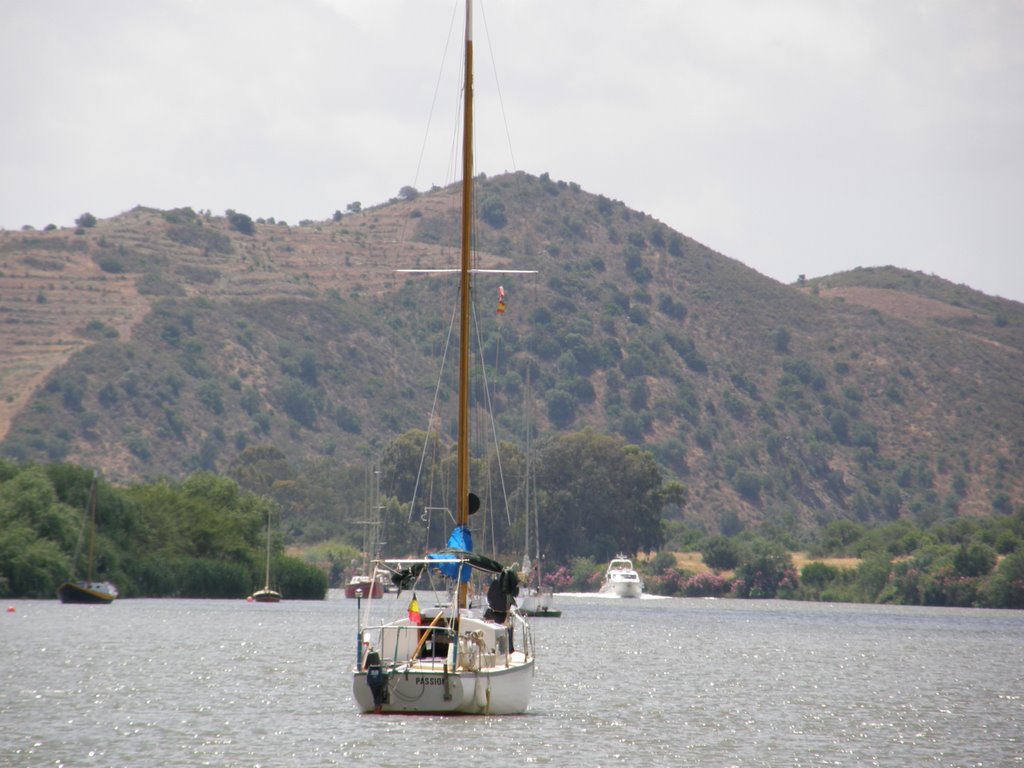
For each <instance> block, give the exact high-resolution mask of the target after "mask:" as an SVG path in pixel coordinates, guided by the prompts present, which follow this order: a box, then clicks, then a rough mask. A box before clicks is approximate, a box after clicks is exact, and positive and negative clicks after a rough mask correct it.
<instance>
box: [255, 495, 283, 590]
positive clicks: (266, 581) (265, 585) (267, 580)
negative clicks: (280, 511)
mask: <svg viewBox="0 0 1024 768" xmlns="http://www.w3.org/2000/svg"><path fill="white" fill-rule="evenodd" d="M249 599H250V600H252V601H253V602H256V603H279V602H281V593H280V592H277V591H275V590H273V589H271V588H270V510H269V509H268V510H267V569H266V576H265V577H264V580H263V589H258V590H256V591H255V592H253V593H252V595H250V597H249Z"/></svg>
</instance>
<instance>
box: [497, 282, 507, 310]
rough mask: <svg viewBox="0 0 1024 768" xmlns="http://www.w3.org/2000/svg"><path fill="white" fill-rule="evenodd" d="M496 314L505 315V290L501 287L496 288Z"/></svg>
mask: <svg viewBox="0 0 1024 768" xmlns="http://www.w3.org/2000/svg"><path fill="white" fill-rule="evenodd" d="M498 314H499V315H503V314H505V289H504V288H503V287H502V286H500V285H499V286H498Z"/></svg>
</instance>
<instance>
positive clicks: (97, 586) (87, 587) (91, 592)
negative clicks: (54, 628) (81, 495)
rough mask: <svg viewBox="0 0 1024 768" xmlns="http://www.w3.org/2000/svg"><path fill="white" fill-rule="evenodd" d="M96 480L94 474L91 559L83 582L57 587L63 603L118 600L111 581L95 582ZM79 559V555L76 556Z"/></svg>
mask: <svg viewBox="0 0 1024 768" xmlns="http://www.w3.org/2000/svg"><path fill="white" fill-rule="evenodd" d="M96 479H97V473H96V472H93V473H92V485H90V486H89V508H88V517H87V520H88V525H89V559H88V566H87V571H86V577H85V580H83V581H66V582H64V583H63V584H61V585H60V586H59V587H57V597H59V598H60V601H61V602H62V603H91V604H93V605H109V604H110V603H112V602H114V600H115V599H116V598H117V594H118V593H117V587H115V586H114V585H113V584H111V583H110V582H109V581H93V578H92V563H93V553H94V551H95V539H96V497H97V489H96ZM76 559H77V554H76Z"/></svg>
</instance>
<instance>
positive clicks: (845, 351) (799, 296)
mask: <svg viewBox="0 0 1024 768" xmlns="http://www.w3.org/2000/svg"><path fill="white" fill-rule="evenodd" d="M477 200H478V209H479V214H480V216H479V222H478V225H477V228H476V232H477V234H476V238H477V245H478V252H479V254H480V255H479V261H480V265H481V266H484V267H497V266H507V267H510V268H518V269H536V270H538V274H537V275H536V276H521V275H520V276H516V275H508V276H501V277H499V276H492V275H486V276H481V277H480V278H479V280H478V281H477V285H476V287H477V290H476V296H475V299H476V306H477V318H478V329H479V331H478V338H477V339H474V346H478V348H479V349H480V350H481V356H482V359H483V360H484V361H485V364H486V366H487V373H488V385H489V386H490V388H491V396H492V399H493V400H494V405H495V411H496V412H497V414H498V417H497V418H498V427H499V432H500V436H501V437H502V439H510V440H519V439H521V437H522V435H523V431H524V430H523V426H522V425H523V418H524V414H525V413H527V412H530V413H532V414H533V416H534V421H535V427H534V434H535V435H538V436H539V439H543V436H544V435H550V434H553V433H555V432H556V431H558V430H579V429H582V428H583V427H586V426H589V427H593V428H594V429H595V430H598V431H602V432H612V433H618V434H622V435H624V436H625V437H626V438H627V439H628V440H630V441H631V442H635V443H638V444H641V445H644V446H645V447H647V448H648V449H650V450H651V451H652V452H653V453H654V455H655V456H656V457H657V459H658V460H659V462H660V463H661V464H662V465H663V467H664V468H665V470H666V472H667V473H670V474H672V475H674V476H676V477H678V478H679V479H681V480H682V481H683V482H684V483H685V484H686V485H687V486H688V488H689V491H690V502H689V506H688V508H687V516H688V517H691V518H692V519H694V520H696V521H699V522H700V523H702V524H704V525H705V526H706V527H708V528H709V529H710V530H715V529H720V528H722V529H728V528H735V527H737V526H743V525H751V524H758V523H768V524H770V525H774V526H782V527H785V528H797V527H806V526H815V525H818V524H821V523H823V522H827V521H829V520H832V519H836V518H842V517H849V518H857V519H862V520H871V519H891V518H896V517H899V516H915V517H918V518H935V517H941V516H948V515H953V514H987V513H991V512H997V513H1007V512H1011V511H1013V510H1014V509H1015V508H1019V506H1020V505H1021V503H1022V499H1024V389H1022V387H1021V384H1020V382H1021V381H1024V330H1022V329H1024V306H1022V305H1021V304H1019V303H1016V302H1011V301H1006V300H1003V299H997V298H992V297H988V296H985V295H983V294H980V293H978V292H976V291H973V290H972V289H970V288H968V287H967V286H962V285H952V284H950V283H948V282H946V281H944V280H942V279H941V278H938V277H934V276H928V275H923V274H920V273H909V272H905V271H901V270H897V269H892V268H879V269H860V270H855V271H853V272H850V273H844V274H841V275H834V276H830V277H828V278H821V279H817V280H810V281H803V280H801V281H798V282H797V283H796V284H794V285H788V286H787V285H781V284H779V283H777V282H775V281H773V280H771V279H768V278H766V277H764V276H762V275H760V274H758V273H756V272H754V271H753V270H751V269H748V268H747V267H745V266H743V265H742V264H740V263H738V262H736V261H734V260H732V259H729V258H727V257H726V256H723V255H721V254H718V253H715V252H714V251H712V250H710V249H709V248H707V247H705V246H704V245H702V244H700V243H697V242H695V241H693V240H691V239H689V238H687V237H686V236H685V235H683V234H681V233H677V232H674V231H672V230H670V229H669V228H668V227H666V226H664V225H663V224H661V223H659V222H658V221H655V220H653V219H652V218H650V217H649V216H646V215H645V214H643V213H639V212H637V211H633V210H630V209H629V208H628V207H627V206H626V205H624V204H623V203H621V202H618V201H614V200H610V199H608V198H606V197H603V196H599V195H592V194H588V193H587V192H584V191H583V190H581V189H579V188H578V187H577V186H576V185H573V184H567V183H563V182H554V181H551V180H550V179H549V178H547V176H546V175H545V176H542V177H539V178H538V177H533V176H529V175H526V174H515V175H506V176H500V177H495V178H492V179H485V178H481V179H480V180H479V184H478V191H477ZM457 208H458V190H457V189H454V188H446V189H436V190H432V191H430V192H427V193H417V192H416V191H415V190H410V189H406V190H403V193H402V195H401V196H400V198H396V199H395V200H392V201H390V202H389V203H387V204H384V205H381V206H378V207H375V208H372V209H368V210H363V211H355V212H348V213H346V214H344V215H342V214H341V213H340V212H339V213H338V214H336V215H335V216H334V217H333V218H332V219H329V220H326V221H315V222H302V223H300V224H297V225H289V224H286V223H284V222H275V221H273V220H270V221H262V220H258V221H255V222H254V221H252V220H251V219H249V217H247V216H245V215H244V214H241V213H237V212H228V214H227V215H211V214H210V213H209V212H200V213H195V212H193V211H192V210H190V209H182V210H175V211H157V210H151V209H145V208H137V209H134V210H132V211H129V212H127V213H124V214H122V215H120V216H117V217H115V218H112V219H107V220H100V221H95V222H94V223H93V222H92V221H88V220H80V223H83V224H85V223H88V224H93V225H92V226H81V227H79V228H78V229H75V230H71V229H54V230H51V231H45V232H39V231H22V232H0V324H2V328H3V333H2V334H0V435H2V437H3V442H2V444H0V449H2V451H3V453H4V454H6V455H8V456H11V457H15V458H17V459H33V460H41V461H52V460H65V459H66V460H69V461H75V462H80V463H83V464H87V465H93V466H98V467H100V468H101V469H102V470H103V471H104V472H105V473H106V474H107V475H109V476H110V477H111V478H113V479H116V480H120V481H131V480H134V479H139V478H153V477H158V476H171V477H177V476H182V475H184V474H186V473H189V472H191V471H194V470H196V469H201V468H205V469H211V470H214V471H221V472H223V471H226V470H227V469H228V468H229V467H230V466H231V464H232V462H234V461H235V460H236V459H237V457H238V456H239V455H240V454H241V452H242V451H244V450H245V449H246V448H248V447H251V446H262V445H271V446H274V447H276V448H278V449H280V450H281V451H283V452H284V453H285V455H287V456H288V457H289V460H291V461H293V462H297V463H301V462H327V463H328V464H330V463H338V464H351V463H358V462H367V461H372V460H374V458H375V457H377V456H379V455H380V453H381V452H382V450H383V449H384V447H385V446H386V445H388V444H389V443H390V442H391V441H392V440H393V439H394V438H396V437H397V436H399V435H401V434H403V433H404V432H406V431H408V430H410V429H414V428H418V429H423V428H426V427H427V424H426V416H427V414H428V413H429V412H430V409H431V403H432V402H433V400H434V396H435V388H436V384H437V380H438V368H439V360H440V358H441V357H442V354H443V352H444V342H445V338H446V334H447V331H448V325H449V320H450V305H451V301H452V299H453V296H454V287H453V284H452V281H451V280H450V279H448V278H446V277H444V276H422V275H407V274H401V273H396V272H395V270H396V269H399V268H411V267H437V266H451V265H453V264H454V263H455V261H456V258H457V254H456V249H455V239H456V233H457V218H458V210H457ZM89 218H91V217H89ZM499 285H501V286H502V287H503V288H504V290H505V291H506V294H507V297H506V302H507V307H508V308H507V311H506V312H505V313H504V314H502V315H497V314H496V313H495V306H496V302H497V291H498V286H499ZM527 384H529V389H527ZM527 393H529V394H530V395H531V398H532V406H531V407H530V408H529V409H528V408H527V405H526V404H525V402H524V400H525V398H526V395H527ZM478 395H479V396H480V398H481V399H483V396H484V392H483V389H482V387H481V388H480V389H479V390H478ZM441 400H442V402H443V400H444V397H443V396H442V398H441ZM447 418H448V417H447V416H444V417H441V419H442V421H441V424H442V426H444V425H445V424H446V423H447V421H446V419H447Z"/></svg>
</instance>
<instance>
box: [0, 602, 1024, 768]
mask: <svg viewBox="0 0 1024 768" xmlns="http://www.w3.org/2000/svg"><path fill="white" fill-rule="evenodd" d="M403 599H404V597H403ZM9 605H10V606H11V607H12V608H13V609H14V610H13V612H12V611H10V610H8V611H6V612H4V613H2V614H0V766H18V767H19V768H21V767H22V766H25V767H28V766H69V767H71V768H77V767H78V766H189V767H192V766H202V765H213V766H268V767H269V766H304V767H305V766H333V765H349V764H353V763H356V764H361V765H373V766H437V765H440V764H441V762H442V761H447V762H451V761H452V760H454V761H455V764H456V765H459V766H467V765H489V766H506V765H507V766H512V765H516V766H518V765H524V764H525V765H552V766H587V767H588V768H594V767H597V766H614V765H630V766H644V767H646V766H708V767H713V768H728V767H729V766H866V765H877V766H894V767H895V766H898V767H899V768H907V767H908V766H1013V765H1024V698H1022V696H1024V612H1009V611H981V610H961V609H927V608H897V607H886V606H851V605H831V604H826V605H821V604H809V603H788V602H776V601H767V602H755V601H732V600H696V599H645V600H622V599H607V598H605V599H602V598H599V597H595V596H560V597H559V598H558V600H557V607H559V608H561V609H562V611H563V614H562V618H560V619H535V620H534V622H533V624H534V627H535V632H536V639H537V643H538V650H539V661H538V664H537V676H536V680H535V683H534V696H533V702H532V704H531V708H530V712H529V713H528V714H526V715H523V716H518V717H502V718H482V717H461V718H436V717H404V716H394V715H393V716H383V717H381V716H373V715H360V714H357V713H356V712H355V709H354V706H353V702H352V696H351V691H350V688H351V678H350V676H349V674H348V667H349V665H350V663H351V661H352V656H353V653H354V648H355V621H356V611H355V601H350V600H345V599H344V598H343V597H340V596H339V595H338V594H336V593H333V592H332V594H331V596H330V599H329V600H327V601H325V602H287V601H286V602H282V603H280V604H277V605H261V604H249V603H245V602H243V601H235V602H232V601H203V600H120V601H118V602H116V603H115V604H113V605H111V606H71V605H60V604H59V603H57V602H56V601H14V602H11V603H9ZM2 607H3V608H7V605H4V606H2Z"/></svg>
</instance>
